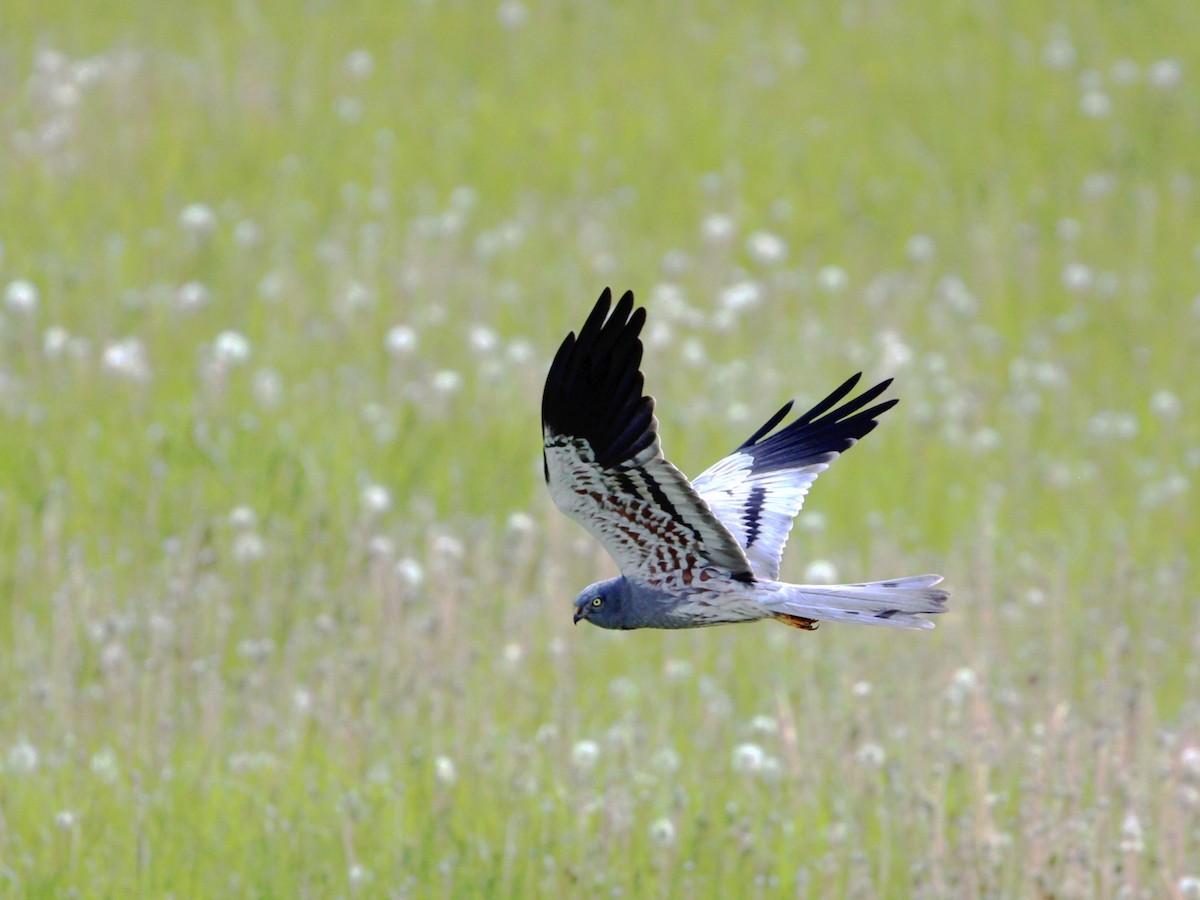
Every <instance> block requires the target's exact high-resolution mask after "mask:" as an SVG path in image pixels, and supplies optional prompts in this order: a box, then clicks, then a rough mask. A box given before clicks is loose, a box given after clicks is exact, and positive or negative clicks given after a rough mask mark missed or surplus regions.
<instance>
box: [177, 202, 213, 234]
mask: <svg viewBox="0 0 1200 900" xmlns="http://www.w3.org/2000/svg"><path fill="white" fill-rule="evenodd" d="M179 226H180V227H181V228H182V229H183V230H184V231H186V232H188V233H189V234H193V235H197V236H203V235H207V234H211V233H212V232H213V230H214V229H215V228H216V227H217V214H216V213H214V212H213V211H212V207H209V206H205V205H204V204H203V203H192V204H190V205H188V206H185V207H184V208H183V211H182V212H181V213H180V214H179Z"/></svg>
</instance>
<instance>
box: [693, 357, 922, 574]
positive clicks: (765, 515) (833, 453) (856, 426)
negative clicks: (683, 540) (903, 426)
mask: <svg viewBox="0 0 1200 900" xmlns="http://www.w3.org/2000/svg"><path fill="white" fill-rule="evenodd" d="M860 378H862V373H861V372H860V373H859V374H857V375H855V376H854V377H853V378H851V379H849V380H848V381H846V382H845V383H844V384H843V385H842V386H841V387H839V388H838V389H837V390H836V391H834V392H833V393H832V394H830V395H829V396H828V397H826V398H825V399H824V400H822V401H821V402H820V403H818V404H817V405H816V406H814V407H813V408H812V409H810V410H809V411H808V412H806V413H805V414H804V415H802V416H800V417H799V418H797V419H796V420H795V421H794V422H792V423H790V424H789V425H787V426H786V427H785V428H783V429H781V430H780V431H777V432H775V434H772V435H771V436H770V437H766V435H767V434H768V433H769V432H770V431H771V429H773V428H774V427H775V426H776V425H778V424H779V423H780V422H782V421H783V420H784V419H785V418H786V417H787V414H788V413H789V412H791V409H792V404H791V403H788V404H787V405H786V406H784V407H783V409H781V410H780V411H779V412H777V413H776V414H775V415H774V416H772V417H771V419H770V421H768V422H767V423H766V424H765V425H763V427H762V428H760V429H758V431H756V432H755V433H754V434H753V435H752V436H751V437H750V439H749V440H748V441H746V443H744V444H742V446H740V447H738V448H737V450H735V451H734V452H733V453H731V454H729V456H727V457H725V458H724V459H722V460H721V461H720V462H718V463H716V464H715V465H713V466H712V467H710V468H709V469H707V470H706V471H704V472H703V473H702V474H701V475H700V476H699V477H698V478H697V479H696V481H695V489H696V491H697V492H698V493H699V494H700V496H701V497H702V498H703V499H704V501H705V502H706V503H707V504H708V506H709V508H710V509H711V510H712V511H713V513H714V514H715V515H716V516H717V518H718V519H720V520H721V521H722V522H723V523H724V524H725V527H726V528H728V529H729V531H730V532H731V533H732V534H733V536H734V538H736V539H737V542H738V543H739V544H740V545H741V546H742V547H743V548H744V549H745V552H746V557H747V558H748V559H749V560H750V565H751V566H752V567H753V569H754V574H755V575H756V576H758V577H759V578H766V579H771V580H774V579H776V578H778V577H779V563H780V559H781V558H782V556H783V548H784V545H786V544H787V539H788V533H789V532H790V531H791V529H792V520H793V519H795V517H796V514H797V513H799V512H800V507H801V506H802V505H803V504H804V497H805V495H807V494H808V489H809V488H810V487H811V486H812V483H813V482H814V481H816V480H817V476H818V475H819V474H821V473H822V472H824V471H825V470H826V469H827V468H829V464H830V463H831V462H833V460H835V459H837V457H838V456H839V455H840V454H842V453H843V452H845V451H846V450H848V449H850V448H851V447H852V446H854V444H855V443H856V442H857V441H858V440H859V438H862V437H864V436H866V435H867V434H869V433H870V432H871V431H872V429H874V428H875V426H876V425H878V424H879V423H878V421H877V419H878V418H879V416H881V415H882V414H883V413H885V412H887V411H888V410H889V409H891V408H892V407H893V406H895V405H896V404H897V403H898V402H899V401H898V400H887V401H885V402H883V403H880V404H878V405H876V406H872V407H871V408H870V409H866V410H863V411H862V412H859V410H862V408H863V407H864V406H866V405H867V404H868V403H870V402H871V401H873V400H875V399H876V398H877V397H878V396H879V395H880V394H882V393H883V392H884V391H885V390H887V387H888V385H889V384H891V383H892V382H891V379H888V380H887V381H884V382H882V383H880V384H877V385H875V387H873V388H871V389H870V390H868V391H865V392H864V393H862V394H861V395H859V396H858V397H856V398H854V399H853V400H851V401H849V402H848V403H846V404H844V405H843V406H841V407H838V408H837V409H834V407H835V406H837V405H838V404H839V403H841V402H842V400H844V399H845V398H846V396H847V395H848V394H849V393H850V392H851V391H852V390H853V389H854V387H855V385H857V384H858V381H859V379H860Z"/></svg>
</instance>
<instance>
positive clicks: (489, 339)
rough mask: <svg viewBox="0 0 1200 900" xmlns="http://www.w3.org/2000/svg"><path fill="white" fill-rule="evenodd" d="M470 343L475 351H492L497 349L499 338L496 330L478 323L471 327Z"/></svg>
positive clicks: (468, 338) (468, 337)
mask: <svg viewBox="0 0 1200 900" xmlns="http://www.w3.org/2000/svg"><path fill="white" fill-rule="evenodd" d="M467 340H468V343H470V345H471V349H472V350H473V351H474V352H475V353H491V352H492V351H493V350H495V349H496V344H497V343H499V340H498V339H497V337H496V332H494V331H492V329H490V328H488V327H487V326H486V325H476V326H475V327H474V328H472V329H471V331H470V334H469V335H468V336H467Z"/></svg>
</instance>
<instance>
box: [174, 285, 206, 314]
mask: <svg viewBox="0 0 1200 900" xmlns="http://www.w3.org/2000/svg"><path fill="white" fill-rule="evenodd" d="M210 296H211V295H210V293H209V290H208V288H206V287H205V286H204V285H203V284H201V283H200V282H199V281H189V282H187V283H186V284H181V285H180V286H179V290H178V291H176V292H175V306H176V308H177V309H179V310H180V311H181V312H192V311H193V310H197V309H200V307H202V306H206V305H207V304H208V301H209V298H210Z"/></svg>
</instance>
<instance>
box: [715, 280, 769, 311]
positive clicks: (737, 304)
mask: <svg viewBox="0 0 1200 900" xmlns="http://www.w3.org/2000/svg"><path fill="white" fill-rule="evenodd" d="M760 302H762V288H761V287H760V286H759V284H758V282H756V281H739V282H737V283H736V284H731V285H730V286H729V287H727V288H725V290H723V291H722V292H721V306H723V307H724V308H725V309H727V310H729V311H730V312H741V311H742V310H744V309H750V308H751V307H754V306H758V304H759V303H760Z"/></svg>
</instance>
